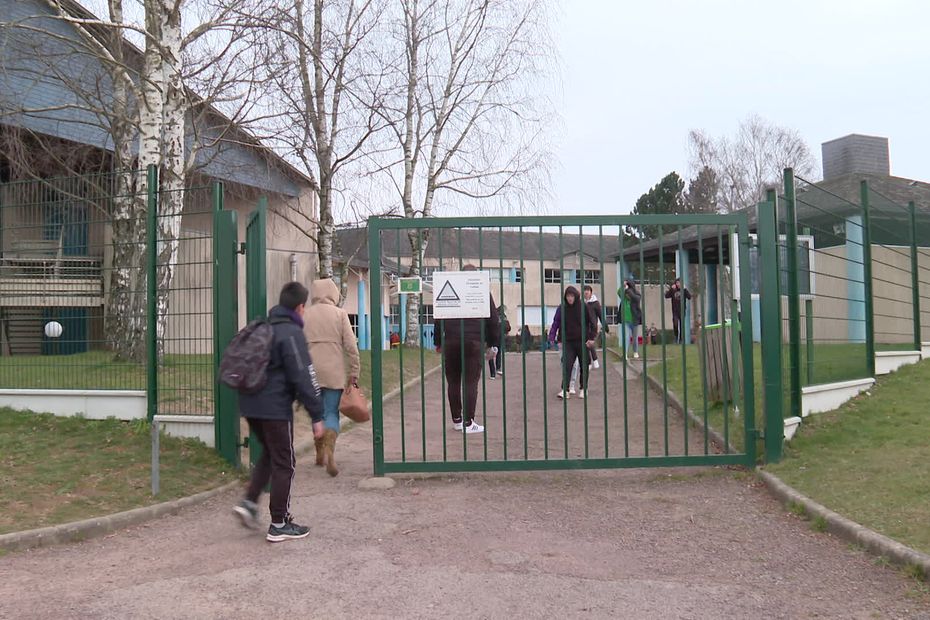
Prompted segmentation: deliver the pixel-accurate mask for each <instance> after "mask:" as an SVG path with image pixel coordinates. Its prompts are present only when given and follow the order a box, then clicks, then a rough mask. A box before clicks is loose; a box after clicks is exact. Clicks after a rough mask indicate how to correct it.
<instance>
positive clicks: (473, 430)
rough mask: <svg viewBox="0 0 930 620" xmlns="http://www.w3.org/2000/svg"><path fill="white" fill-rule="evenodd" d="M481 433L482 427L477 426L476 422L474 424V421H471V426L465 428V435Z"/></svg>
mask: <svg viewBox="0 0 930 620" xmlns="http://www.w3.org/2000/svg"><path fill="white" fill-rule="evenodd" d="M483 432H484V427H483V426H481V425H480V424H478V423H477V422H475V421H474V420H472V421H471V424H469V425H468V426H466V427H465V434H466V435H470V434H472V433H483Z"/></svg>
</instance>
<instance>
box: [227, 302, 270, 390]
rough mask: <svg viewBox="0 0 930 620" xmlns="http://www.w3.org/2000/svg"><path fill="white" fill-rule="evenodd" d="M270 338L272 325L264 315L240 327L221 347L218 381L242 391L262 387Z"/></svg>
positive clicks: (264, 380) (266, 377)
mask: <svg viewBox="0 0 930 620" xmlns="http://www.w3.org/2000/svg"><path fill="white" fill-rule="evenodd" d="M273 341H274V329H273V328H272V327H271V323H269V322H268V320H267V319H255V320H254V321H252V322H250V323H249V324H248V325H246V326H245V327H243V328H242V329H241V330H239V333H238V334H236V335H235V336H234V337H233V339H232V340H231V341H230V342H229V344H228V345H226V350H225V351H223V359H222V360H220V377H219V378H220V382H221V383H222V384H223V385H228V386H229V387H231V388H233V389H234V390H238V391H239V392H241V393H243V394H254V393H255V392H258V391H259V390H261V389H262V388H263V387H265V383H266V382H267V381H268V373H267V369H268V362H269V361H270V360H271V344H272V342H273Z"/></svg>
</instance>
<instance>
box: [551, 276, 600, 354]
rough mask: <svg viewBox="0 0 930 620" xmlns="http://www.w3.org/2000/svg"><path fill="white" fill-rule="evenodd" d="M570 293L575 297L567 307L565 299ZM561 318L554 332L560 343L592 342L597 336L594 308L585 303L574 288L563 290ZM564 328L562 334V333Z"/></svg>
mask: <svg viewBox="0 0 930 620" xmlns="http://www.w3.org/2000/svg"><path fill="white" fill-rule="evenodd" d="M569 293H572V294H573V295H574V296H575V303H573V304H571V305H569V304H568V302H567V301H565V297H566V296H567V295H568V294H569ZM560 309H561V312H560V314H561V316H560V317H559V321H558V324H557V325H556V331H557V334H558V338H559V341H560V342H581V341H582V340H584V341H585V342H587V341H588V340H594V338H595V337H596V336H597V314H596V313H595V312H594V308H592V307H591V306H590V305H588V304H587V303H585V301H584V298H583V297H582V296H581V294H580V293H579V292H578V289H576V288H575V287H574V286H569V287H568V288H566V289H565V293H564V294H563V295H562V306H561V308H560ZM582 312H584V333H583V334H582V331H581V323H582V319H581V316H582ZM563 327H564V333H563Z"/></svg>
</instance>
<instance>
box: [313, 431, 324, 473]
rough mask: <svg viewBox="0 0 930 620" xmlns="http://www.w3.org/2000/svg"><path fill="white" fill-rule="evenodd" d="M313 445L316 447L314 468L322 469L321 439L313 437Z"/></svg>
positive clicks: (322, 446)
mask: <svg viewBox="0 0 930 620" xmlns="http://www.w3.org/2000/svg"><path fill="white" fill-rule="evenodd" d="M313 445H314V447H316V466H317V467H323V456H324V444H323V438H322V437H314V438H313Z"/></svg>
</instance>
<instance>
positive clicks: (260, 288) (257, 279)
mask: <svg viewBox="0 0 930 620" xmlns="http://www.w3.org/2000/svg"><path fill="white" fill-rule="evenodd" d="M267 215H268V198H267V197H265V196H261V197H259V199H258V205H257V206H256V208H255V210H254V211H253V212H252V213H251V215H250V216H249V222H248V225H247V226H246V244H245V245H246V256H245V264H246V267H245V270H246V286H245V295H246V297H245V309H246V315H247V316H248V318H249V320H252V319H258V318H262V317H264V316H267V314H268V285H267V282H266V278H267V274H268V265H267V260H266V259H267V241H266V224H267ZM237 234H238V233H237ZM236 286H237V287H238V282H237V283H236ZM238 314H239V309H238V308H236V318H237V319H238ZM262 450H264V446H262V443H261V442H260V441H259V440H258V437H256V435H255V433H251V432H250V433H249V463H250V464H251V465H252V466H253V467H254V466H255V464H256V463H258V459H259V458H260V457H261V451H262Z"/></svg>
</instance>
